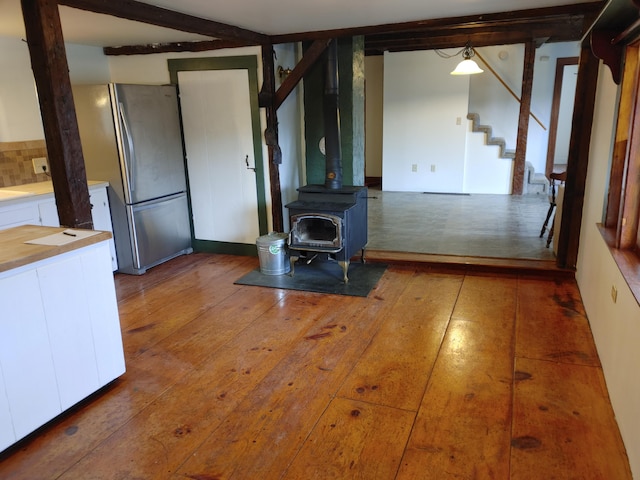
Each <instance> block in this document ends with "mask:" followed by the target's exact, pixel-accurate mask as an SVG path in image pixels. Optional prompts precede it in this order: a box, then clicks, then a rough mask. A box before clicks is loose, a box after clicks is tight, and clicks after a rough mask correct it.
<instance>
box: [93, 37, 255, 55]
mask: <svg viewBox="0 0 640 480" xmlns="http://www.w3.org/2000/svg"><path fill="white" fill-rule="evenodd" d="M250 45H253V44H252V43H248V42H244V41H241V40H209V41H206V42H175V43H154V44H151V45H123V46H121V47H104V48H103V49H102V51H103V52H104V54H105V55H150V54H153V53H168V52H206V51H209V50H220V49H222V48H237V47H246V46H250Z"/></svg>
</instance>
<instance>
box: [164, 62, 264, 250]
mask: <svg viewBox="0 0 640 480" xmlns="http://www.w3.org/2000/svg"><path fill="white" fill-rule="evenodd" d="M167 64H168V68H169V78H170V81H171V83H172V84H174V85H176V87H177V88H178V91H180V86H179V85H178V72H181V71H197V70H238V69H242V70H247V74H248V77H249V107H250V109H251V129H252V132H253V156H254V158H255V169H256V170H255V173H256V193H257V198H258V229H259V232H260V235H265V234H266V233H268V228H269V227H268V222H267V218H268V217H267V201H266V189H265V184H264V159H263V156H262V125H261V123H260V106H259V103H258V91H259V89H258V59H257V56H255V55H243V56H234V57H203V58H180V59H169V60H167ZM185 166H186V160H185ZM188 185H189V173H188V167H187V187H188ZM189 214H190V215H189V216H190V219H191V242H192V244H193V249H194V250H195V251H199V252H212V253H229V254H233V255H254V256H255V255H257V249H256V246H255V245H246V244H242V243H229V242H216V241H210V240H198V239H196V238H195V234H194V226H193V214H192V211H191V196H190V195H189Z"/></svg>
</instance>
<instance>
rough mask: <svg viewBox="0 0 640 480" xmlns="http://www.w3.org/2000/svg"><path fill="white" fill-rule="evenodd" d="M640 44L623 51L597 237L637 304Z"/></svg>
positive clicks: (639, 287) (639, 274)
mask: <svg viewBox="0 0 640 480" xmlns="http://www.w3.org/2000/svg"><path fill="white" fill-rule="evenodd" d="M639 225H640V41H638V40H636V41H634V42H633V43H631V44H629V45H627V46H626V47H625V52H624V67H623V73H622V82H621V88H620V96H619V99H618V113H617V119H616V126H615V142H614V147H613V155H612V159H611V167H610V171H609V189H608V194H607V203H606V208H605V212H604V218H603V224H599V225H598V228H599V230H600V233H601V235H602V237H603V239H604V241H605V243H606V244H607V246H608V247H609V251H610V252H611V255H612V257H613V259H614V261H615V262H616V264H617V265H618V268H619V269H620V272H621V273H622V275H623V277H624V278H625V281H626V282H627V285H628V286H629V288H630V290H631V292H632V293H633V295H634V296H635V298H636V301H637V302H638V304H640V254H639V252H640V227H639Z"/></svg>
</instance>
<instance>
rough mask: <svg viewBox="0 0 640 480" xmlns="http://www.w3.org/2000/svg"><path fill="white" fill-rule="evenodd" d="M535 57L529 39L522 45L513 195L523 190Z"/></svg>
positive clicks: (519, 193)
mask: <svg viewBox="0 0 640 480" xmlns="http://www.w3.org/2000/svg"><path fill="white" fill-rule="evenodd" d="M535 57H536V43H535V42H534V41H530V42H527V43H525V45H524V69H523V72H522V93H521V95H520V117H519V119H518V140H517V142H516V158H515V163H514V166H513V183H512V191H511V193H512V194H513V195H522V192H523V190H524V166H525V161H526V158H527V136H528V134H529V115H530V114H531V92H532V90H533V64H534V61H535Z"/></svg>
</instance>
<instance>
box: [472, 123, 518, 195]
mask: <svg viewBox="0 0 640 480" xmlns="http://www.w3.org/2000/svg"><path fill="white" fill-rule="evenodd" d="M466 122H467V139H466V144H465V148H466V150H465V157H464V185H463V191H464V193H491V194H504V195H509V194H510V193H511V186H512V181H511V179H512V178H513V164H514V162H513V160H512V159H510V158H502V157H500V147H498V146H497V145H486V144H485V134H484V132H474V131H473V121H472V120H467V121H466Z"/></svg>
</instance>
